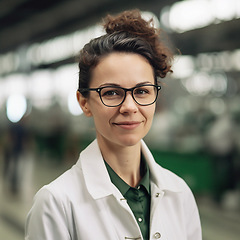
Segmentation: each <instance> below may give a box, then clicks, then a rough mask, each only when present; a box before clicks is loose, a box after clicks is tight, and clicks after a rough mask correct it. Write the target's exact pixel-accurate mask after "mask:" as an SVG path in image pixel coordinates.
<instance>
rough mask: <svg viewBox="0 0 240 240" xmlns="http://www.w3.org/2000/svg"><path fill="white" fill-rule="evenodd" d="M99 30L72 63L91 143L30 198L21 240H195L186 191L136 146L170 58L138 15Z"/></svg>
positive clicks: (110, 20)
mask: <svg viewBox="0 0 240 240" xmlns="http://www.w3.org/2000/svg"><path fill="white" fill-rule="evenodd" d="M104 27H105V29H106V32H107V33H106V35H103V36H101V37H99V38H97V39H93V40H92V41H90V42H89V43H88V44H86V45H85V46H84V48H83V49H82V50H81V52H80V60H79V68H80V72H79V91H78V92H77V99H78V102H79V104H80V106H81V108H82V110H83V112H84V114H85V115H86V116H87V117H93V119H94V123H95V128H96V140H95V141H93V143H91V144H90V145H89V146H88V147H87V148H86V149H85V150H84V151H83V152H82V153H81V154H80V158H79V160H78V162H77V163H76V165H74V166H73V167H72V168H71V169H70V170H68V171H67V172H65V173H64V174H63V175H62V176H60V177H59V178H57V179H56V180H55V181H53V182H52V183H50V184H49V185H47V186H44V187H43V188H42V189H41V190H40V191H39V192H38V193H37V195H36V197H35V202H34V205H33V207H32V209H31V211H30V213H29V215H28V219H27V224H26V238H25V239H32V240H33V239H34V240H37V239H48V240H53V239H57V240H67V239H72V240H91V239H100V240H110V239H111V240H113V239H144V240H146V239H160V238H161V239H170V240H174V239H177V240H200V239H201V227H200V221H199V214H198V209H197V206H196V203H195V200H194V197H193V195H192V193H191V191H190V189H189V188H188V186H187V185H186V184H185V182H184V181H183V180H182V179H180V178H179V177H177V176H176V175H175V174H173V173H171V172H170V171H168V170H166V169H163V168H162V167H160V166H159V165H158V164H157V163H156V162H155V160H154V159H153V156H152V155H151V153H150V151H149V149H148V148H147V146H146V145H145V143H144V142H143V140H142V138H143V137H144V136H145V135H146V134H147V133H148V131H149V129H150V127H151V124H152V120H153V116H154V111H155V102H156V100H157V96H158V92H159V90H160V86H159V85H158V82H157V80H158V78H159V77H165V75H166V74H167V73H168V72H171V59H172V55H171V54H170V52H169V51H168V50H167V48H166V47H165V46H164V45H163V44H162V42H161V41H160V40H159V37H158V34H159V33H158V31H157V30H156V29H155V28H154V27H153V26H152V22H151V21H149V22H147V21H145V20H143V19H142V18H141V15H140V12H139V11H137V10H135V11H126V12H123V13H121V14H119V15H118V16H115V17H114V16H108V17H107V18H106V19H105V24H104Z"/></svg>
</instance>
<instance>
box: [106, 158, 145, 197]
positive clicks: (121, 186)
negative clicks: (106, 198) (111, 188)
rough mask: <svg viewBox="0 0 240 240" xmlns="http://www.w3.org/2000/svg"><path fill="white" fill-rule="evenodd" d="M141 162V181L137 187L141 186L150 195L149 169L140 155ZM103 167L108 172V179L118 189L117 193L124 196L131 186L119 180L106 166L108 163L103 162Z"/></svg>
mask: <svg viewBox="0 0 240 240" xmlns="http://www.w3.org/2000/svg"><path fill="white" fill-rule="evenodd" d="M141 161H142V163H141V164H142V167H143V171H142V173H143V178H142V179H141V181H140V182H139V184H138V186H140V185H142V186H143V187H144V188H145V189H146V190H147V192H148V193H149V194H150V178H149V176H150V174H149V167H148V165H147V163H146V161H145V159H144V156H143V155H142V157H141ZM105 165H106V168H107V171H108V174H109V176H110V179H111V181H112V183H113V184H114V185H115V186H116V187H117V188H118V189H119V191H120V192H121V193H122V195H123V196H124V195H125V194H126V193H127V191H128V190H129V188H131V186H129V185H128V184H127V183H126V182H125V181H124V180H123V179H122V178H120V177H119V176H118V175H117V173H116V172H115V171H114V170H113V169H112V168H111V167H110V166H109V165H108V163H107V162H106V161H105Z"/></svg>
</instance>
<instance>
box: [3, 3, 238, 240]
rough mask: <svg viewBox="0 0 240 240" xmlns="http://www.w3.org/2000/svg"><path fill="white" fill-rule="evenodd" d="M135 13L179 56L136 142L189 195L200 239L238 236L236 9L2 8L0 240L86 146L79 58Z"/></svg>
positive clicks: (11, 234)
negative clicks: (121, 17) (110, 21)
mask: <svg viewBox="0 0 240 240" xmlns="http://www.w3.org/2000/svg"><path fill="white" fill-rule="evenodd" d="M132 8H139V9H140V10H141V11H142V14H143V16H144V17H145V18H146V19H150V18H153V19H154V22H155V25H156V26H159V27H161V28H162V30H163V32H162V34H163V35H164V36H165V41H166V42H167V43H168V44H169V46H170V47H171V48H172V49H173V51H174V52H175V53H176V57H175V62H174V73H173V74H171V75H169V76H168V77H167V78H165V79H161V82H162V91H161V95H160V97H159V100H158V102H157V111H156V116H155V119H154V122H153V126H152V129H151V131H150V133H149V134H148V135H147V136H146V138H145V141H146V142H147V144H148V145H149V147H150V149H151V150H152V152H153V154H154V156H155V157H156V161H157V162H159V163H160V164H161V165H162V166H164V167H166V168H168V169H170V170H172V171H173V172H175V173H176V174H178V175H179V176H181V177H182V178H184V179H185V181H186V182H187V183H188V184H189V186H190V187H191V189H192V190H193V192H194V195H195V196H196V200H197V203H198V205H199V210H200V216H201V220H202V227H203V239H204V240H222V239H224V240H225V239H231V240H235V239H239V235H240V228H239V226H240V1H239V0H185V1H175V0H148V1H144V0H121V1H117V0H88V1H81V0H50V1H49V0H41V1H36V0H0V239H2V240H18V239H23V236H24V222H25V219H26V215H27V212H28V211H29V209H30V207H31V205H32V199H33V196H34V194H35V193H36V191H37V190H38V189H39V188H40V187H42V186H43V185H44V184H47V183H49V182H50V181H52V180H53V179H54V178H56V177H57V176H59V175H60V174H61V173H62V172H63V171H65V170H66V169H68V168H69V167H71V165H72V164H74V163H75V162H76V160H77V159H78V155H79V152H80V151H81V150H82V149H83V148H84V147H85V146H86V145H87V144H89V143H90V142H91V141H92V140H93V139H94V137H95V135H94V126H93V122H92V121H91V120H89V119H87V118H85V117H84V116H83V115H82V114H81V111H80V108H79V106H78V104H77V101H76V89H77V85H78V66H77V54H78V52H79V50H80V49H81V48H82V47H83V45H84V44H85V43H86V42H88V41H89V40H90V39H91V38H94V37H97V36H99V35H101V34H103V30H102V28H101V26H100V25H99V21H100V20H101V18H102V17H104V16H105V15H106V14H107V13H118V12H120V11H122V10H126V9H132Z"/></svg>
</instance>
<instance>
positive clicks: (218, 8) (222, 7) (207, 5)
mask: <svg viewBox="0 0 240 240" xmlns="http://www.w3.org/2000/svg"><path fill="white" fill-rule="evenodd" d="M239 17H240V1H239V0H228V1H226V0H185V1H178V2H176V3H174V4H173V5H172V6H171V7H170V8H165V9H164V11H163V12H162V17H161V23H163V25H164V26H165V27H166V28H167V29H169V30H172V31H176V32H179V33H181V32H185V31H189V30H193V29H196V28H201V27H205V26H208V25H210V24H214V23H219V22H221V21H229V20H232V19H237V18H239Z"/></svg>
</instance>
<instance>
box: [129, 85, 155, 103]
mask: <svg viewBox="0 0 240 240" xmlns="http://www.w3.org/2000/svg"><path fill="white" fill-rule="evenodd" d="M133 97H134V99H135V101H136V102H137V103H138V104H140V105H150V104H152V103H154V102H155V100H156V98H157V88H156V87H155V86H152V85H144V86H140V87H137V88H135V89H134V91H133Z"/></svg>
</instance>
